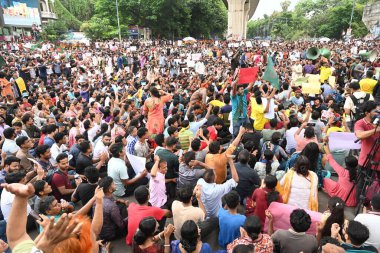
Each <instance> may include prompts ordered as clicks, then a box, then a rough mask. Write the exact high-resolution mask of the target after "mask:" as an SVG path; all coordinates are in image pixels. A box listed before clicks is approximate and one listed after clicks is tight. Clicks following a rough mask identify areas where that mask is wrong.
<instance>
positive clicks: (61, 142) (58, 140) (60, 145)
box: [50, 133, 68, 166]
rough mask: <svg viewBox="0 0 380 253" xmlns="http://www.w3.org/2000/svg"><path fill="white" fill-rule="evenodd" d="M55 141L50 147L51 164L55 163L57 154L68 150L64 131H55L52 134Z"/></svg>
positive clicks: (54, 164)
mask: <svg viewBox="0 0 380 253" xmlns="http://www.w3.org/2000/svg"><path fill="white" fill-rule="evenodd" d="M54 140H55V143H54V144H53V146H51V148H50V152H51V158H50V162H51V164H52V165H53V166H56V165H57V161H56V160H55V159H56V158H57V156H58V155H59V154H61V153H63V152H65V151H68V148H67V146H66V145H65V144H66V143H67V138H66V135H65V134H64V133H56V134H55V135H54Z"/></svg>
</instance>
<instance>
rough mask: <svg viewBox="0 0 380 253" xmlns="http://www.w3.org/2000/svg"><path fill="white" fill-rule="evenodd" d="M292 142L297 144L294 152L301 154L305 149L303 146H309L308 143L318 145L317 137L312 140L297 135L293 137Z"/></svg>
mask: <svg viewBox="0 0 380 253" xmlns="http://www.w3.org/2000/svg"><path fill="white" fill-rule="evenodd" d="M294 140H295V141H296V143H297V147H296V152H301V151H302V150H303V149H304V148H305V146H306V145H307V144H309V143H310V142H315V143H317V144H318V139H317V137H314V138H311V139H306V138H303V137H301V136H300V135H299V134H298V135H294Z"/></svg>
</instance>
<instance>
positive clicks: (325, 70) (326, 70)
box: [319, 66, 332, 83]
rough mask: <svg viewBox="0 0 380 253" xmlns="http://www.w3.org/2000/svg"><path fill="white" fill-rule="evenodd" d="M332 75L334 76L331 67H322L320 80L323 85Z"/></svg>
mask: <svg viewBox="0 0 380 253" xmlns="http://www.w3.org/2000/svg"><path fill="white" fill-rule="evenodd" d="M331 75H332V71H331V68H330V67H328V68H326V67H323V66H322V67H321V74H320V77H319V80H320V81H321V83H323V82H324V81H325V80H328V79H329V76H331Z"/></svg>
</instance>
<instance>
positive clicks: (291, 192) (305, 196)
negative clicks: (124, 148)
mask: <svg viewBox="0 0 380 253" xmlns="http://www.w3.org/2000/svg"><path fill="white" fill-rule="evenodd" d="M277 188H278V189H277V190H278V191H279V192H280V193H281V196H282V198H283V200H284V203H285V204H289V205H292V206H296V207H298V208H303V209H308V210H312V211H318V176H317V174H315V172H313V171H311V170H310V161H309V159H308V158H307V157H306V156H303V155H301V156H300V157H299V158H298V159H297V161H296V163H295V165H294V168H292V169H290V170H289V171H288V172H287V173H286V174H285V176H284V177H283V178H282V180H281V183H280V185H279V186H278V187H277Z"/></svg>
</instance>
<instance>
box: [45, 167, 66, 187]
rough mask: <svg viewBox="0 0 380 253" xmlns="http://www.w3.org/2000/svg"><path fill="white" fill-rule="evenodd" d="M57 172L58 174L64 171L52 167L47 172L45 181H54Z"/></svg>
mask: <svg viewBox="0 0 380 253" xmlns="http://www.w3.org/2000/svg"><path fill="white" fill-rule="evenodd" d="M55 173H58V174H61V175H63V173H62V171H60V170H59V169H51V170H49V171H48V172H47V174H46V178H45V181H46V182H47V183H48V184H49V185H51V182H52V180H53V176H54V174H55Z"/></svg>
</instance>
